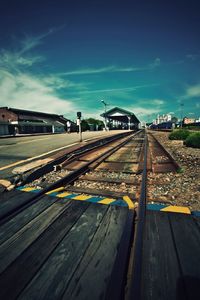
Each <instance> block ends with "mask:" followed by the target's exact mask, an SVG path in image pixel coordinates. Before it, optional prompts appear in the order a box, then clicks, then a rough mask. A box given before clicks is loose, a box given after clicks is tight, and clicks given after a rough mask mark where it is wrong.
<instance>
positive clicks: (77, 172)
mask: <svg viewBox="0 0 200 300" xmlns="http://www.w3.org/2000/svg"><path fill="white" fill-rule="evenodd" d="M139 132H141V131H138V132H136V133H135V134H133V135H131V136H130V137H128V138H127V139H126V140H125V141H123V142H121V143H120V144H118V145H116V146H115V147H114V148H112V149H109V150H108V151H107V152H106V153H104V154H103V155H102V154H100V155H99V156H97V157H95V158H94V159H92V160H91V161H89V162H88V163H85V165H84V166H82V167H80V168H78V169H77V170H75V171H72V172H70V173H69V174H67V175H66V176H65V177H63V178H61V179H59V180H58V181H56V182H54V183H52V184H50V185H49V186H48V187H46V188H44V189H43V190H41V191H39V192H38V193H37V194H35V195H34V196H32V197H30V198H29V199H28V200H27V202H25V203H23V204H21V205H19V206H18V207H17V208H13V209H12V210H11V211H9V212H8V213H6V214H5V215H4V216H2V218H1V220H0V225H1V224H3V223H5V222H6V221H8V220H9V219H11V218H13V217H14V216H15V215H16V214H18V213H19V212H21V211H22V210H24V209H25V208H27V207H29V206H30V205H32V204H34V203H35V202H37V201H39V200H40V199H41V197H43V196H44V195H45V194H46V193H48V192H50V191H51V190H55V189H57V188H59V187H61V186H62V185H64V184H65V185H66V184H70V183H72V182H74V181H75V180H76V179H77V178H78V177H79V176H80V175H82V174H84V173H86V172H87V171H89V170H90V169H89V166H90V165H92V164H93V163H95V162H98V164H100V163H101V162H102V161H103V160H105V159H106V158H107V157H108V156H110V155H112V154H113V153H114V152H115V151H117V150H118V149H120V148H121V147H123V145H125V144H126V143H128V142H129V141H130V140H131V139H132V138H133V137H135V136H137V135H138V134H139Z"/></svg>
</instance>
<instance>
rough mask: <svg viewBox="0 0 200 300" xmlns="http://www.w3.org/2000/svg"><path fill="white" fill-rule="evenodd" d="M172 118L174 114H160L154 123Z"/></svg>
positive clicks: (168, 120) (160, 122)
mask: <svg viewBox="0 0 200 300" xmlns="http://www.w3.org/2000/svg"><path fill="white" fill-rule="evenodd" d="M171 120H172V116H171V115H170V114H166V115H164V114H163V115H158V116H157V118H156V119H155V120H154V121H153V124H154V125H158V124H162V123H165V122H170V121H171Z"/></svg>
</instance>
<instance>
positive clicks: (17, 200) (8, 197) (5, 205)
mask: <svg viewBox="0 0 200 300" xmlns="http://www.w3.org/2000/svg"><path fill="white" fill-rule="evenodd" d="M32 196H33V194H32V193H27V192H21V191H18V190H14V191H11V192H8V193H5V194H4V195H3V196H2V197H3V200H2V201H0V220H1V219H2V218H4V217H5V216H6V215H8V214H9V213H10V212H12V211H13V210H15V209H17V208H18V207H19V206H21V205H23V204H25V203H27V202H28V201H29V199H30V198H31V197H32Z"/></svg>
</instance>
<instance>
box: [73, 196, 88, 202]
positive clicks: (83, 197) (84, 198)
mask: <svg viewBox="0 0 200 300" xmlns="http://www.w3.org/2000/svg"><path fill="white" fill-rule="evenodd" d="M90 198H92V196H85V195H78V196H76V197H74V198H73V199H74V200H82V201H84V200H88V199H90Z"/></svg>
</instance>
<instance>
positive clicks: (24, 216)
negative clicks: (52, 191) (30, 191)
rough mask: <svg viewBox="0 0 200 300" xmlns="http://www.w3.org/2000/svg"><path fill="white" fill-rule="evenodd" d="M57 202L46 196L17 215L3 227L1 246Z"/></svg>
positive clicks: (0, 234)
mask: <svg viewBox="0 0 200 300" xmlns="http://www.w3.org/2000/svg"><path fill="white" fill-rule="evenodd" d="M56 201H58V199H57V198H54V197H48V196H44V197H43V198H42V199H40V200H39V201H38V202H36V203H34V204H32V205H31V206H29V207H28V208H26V209H25V210H23V211H21V212H20V213H19V214H17V215H16V216H15V217H14V218H12V219H10V220H9V221H7V222H6V223H4V224H3V225H1V227H0V244H2V243H3V242H5V241H6V240H8V239H9V238H10V237H11V236H12V235H14V234H15V233H16V232H17V231H18V230H20V229H21V228H22V227H23V226H25V225H26V224H27V223H29V222H30V221H31V220H32V219H33V218H35V217H36V216H37V215H39V214H40V213H41V212H42V211H44V210H45V209H47V208H48V207H49V206H51V205H52V204H53V203H54V202H56Z"/></svg>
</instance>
